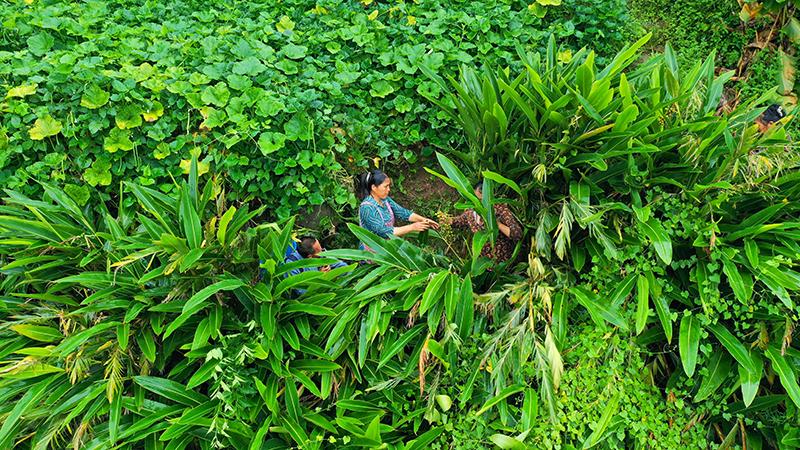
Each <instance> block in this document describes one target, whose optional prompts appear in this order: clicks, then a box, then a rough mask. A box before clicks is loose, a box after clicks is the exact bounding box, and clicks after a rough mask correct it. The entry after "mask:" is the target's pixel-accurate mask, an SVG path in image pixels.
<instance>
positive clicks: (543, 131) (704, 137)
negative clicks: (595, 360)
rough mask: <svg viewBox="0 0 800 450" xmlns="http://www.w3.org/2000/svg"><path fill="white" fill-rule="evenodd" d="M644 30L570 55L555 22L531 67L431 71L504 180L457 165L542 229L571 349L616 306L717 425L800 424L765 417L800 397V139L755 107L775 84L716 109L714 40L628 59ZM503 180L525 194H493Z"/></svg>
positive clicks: (453, 112)
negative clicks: (689, 62)
mask: <svg viewBox="0 0 800 450" xmlns="http://www.w3.org/2000/svg"><path fill="white" fill-rule="evenodd" d="M645 41H646V38H644V39H642V40H640V41H639V42H637V43H636V44H635V45H634V46H633V47H632V48H630V49H627V50H625V51H623V52H620V54H618V55H617V57H615V58H614V59H613V60H612V61H611V62H610V63H609V64H608V65H606V66H605V67H604V68H599V67H596V66H595V63H594V55H593V54H588V55H586V54H585V53H578V54H576V55H574V57H573V59H572V60H570V61H566V62H562V61H559V59H558V57H557V55H558V54H560V52H559V50H558V49H557V48H556V47H555V43H554V41H552V40H551V42H550V45H549V47H548V51H547V53H546V54H545V55H538V54H534V55H527V54H521V55H520V57H521V58H523V59H524V60H525V61H526V69H525V70H522V71H519V72H514V71H510V70H509V71H506V70H504V69H501V68H496V67H489V68H487V69H486V70H485V71H484V72H483V73H482V74H478V73H476V72H475V71H473V70H471V69H467V68H465V69H463V70H462V71H461V73H460V76H459V78H458V80H456V79H454V78H450V79H449V80H448V81H445V80H443V79H441V78H439V77H437V76H436V75H435V74H433V73H430V72H429V73H428V75H429V76H430V77H431V78H432V79H435V80H436V81H437V82H438V83H439V84H440V85H441V86H442V89H443V90H447V92H448V96H449V98H450V102H449V104H445V103H444V102H440V101H438V100H436V99H432V101H434V102H435V103H436V104H437V105H439V106H440V108H441V109H442V110H443V111H445V112H446V113H447V114H449V115H450V116H451V117H453V119H454V120H455V121H456V122H457V123H459V125H461V126H462V127H463V129H464V131H465V136H466V137H465V139H466V140H467V142H468V143H469V150H468V151H465V152H456V151H453V152H452V154H453V155H454V156H456V157H458V158H459V160H460V161H461V162H463V163H465V165H466V167H467V168H468V169H470V170H471V176H473V177H478V176H483V177H485V178H486V179H487V180H490V182H489V183H488V184H487V186H488V189H487V188H486V187H485V192H484V199H483V201H482V202H481V201H478V200H477V198H475V197H474V195H472V193H471V192H470V189H469V181H468V180H467V178H466V177H465V176H464V175H463V174H461V173H460V172H458V170H457V169H456V168H454V167H455V166H454V165H453V164H452V163H449V164H445V163H444V162H443V167H444V169H445V171H446V172H447V174H448V176H449V178H450V179H451V183H452V185H453V186H454V187H456V188H458V190H459V192H460V193H461V194H462V196H463V197H464V198H465V199H466V201H467V203H468V204H469V206H470V207H473V208H474V209H475V210H476V211H477V212H478V213H479V214H481V215H482V216H483V218H484V221H485V223H487V224H489V225H487V234H489V233H496V232H497V230H496V226H494V227H493V226H492V224H495V220H494V218H493V217H492V216H491V212H490V211H491V208H487V205H488V204H489V203H491V202H492V201H509V202H510V203H512V204H516V206H517V211H518V213H519V217H520V218H521V219H522V222H523V224H524V225H525V226H526V227H527V228H528V229H529V233H530V235H531V236H532V240H531V254H530V255H529V256H528V262H529V265H528V271H529V276H530V277H531V278H532V279H533V280H534V281H529V283H538V284H539V286H538V288H537V289H536V290H533V289H531V290H530V292H532V294H531V296H532V297H533V298H535V299H537V300H539V299H541V300H543V301H544V304H545V305H550V306H549V307H547V306H545V309H544V311H545V312H544V313H541V314H542V316H544V317H548V314H551V317H552V320H551V321H550V326H551V329H552V332H553V336H554V340H555V342H556V344H557V347H558V349H559V350H560V351H562V352H563V351H564V350H565V347H564V343H565V342H566V341H567V339H566V330H565V328H564V326H563V325H559V324H565V323H566V322H567V318H568V317H570V318H572V319H573V320H575V321H577V322H580V321H582V320H587V319H591V320H592V321H594V322H595V324H596V326H597V327H599V328H600V329H601V330H604V331H605V330H607V328H606V322H609V323H611V324H613V325H614V326H616V327H619V329H620V330H624V331H625V332H630V335H631V336H636V337H637V338H636V340H637V343H638V344H639V345H641V346H643V347H644V346H648V345H653V349H654V350H655V352H654V354H652V355H650V356H649V357H647V356H646V355H647V354H646V353H644V352H643V353H641V354H642V355H643V357H645V366H646V367H648V368H649V369H648V370H649V375H650V377H651V379H652V380H653V382H654V383H658V384H657V386H659V388H661V389H662V390H663V392H665V393H666V395H667V398H668V399H671V400H670V402H673V401H674V402H675V403H680V405H686V406H688V407H691V408H693V409H694V410H695V411H697V412H696V414H697V416H698V417H705V418H707V420H708V422H707V425H709V426H711V427H713V428H714V429H715V430H716V432H715V433H714V434H715V435H716V436H719V440H720V441H729V442H731V443H732V442H736V440H737V439H739V440H740V441H741V439H746V440H747V441H748V444H747V446H748V447H751V446H752V445H757V444H755V442H764V443H768V445H770V446H772V447H775V448H777V446H778V443H779V442H782V443H786V442H793V439H795V436H796V435H795V434H794V432H790V431H789V428H787V427H785V426H784V425H785V422H780V421H776V422H775V426H773V427H767V428H759V427H758V423H759V419H758V417H759V416H760V414H761V411H762V410H768V409H769V408H773V407H775V406H777V405H784V406H783V407H785V408H786V410H787V412H789V414H790V415H789V416H788V417H787V418H786V420H787V421H789V422H793V421H794V420H796V419H795V418H793V416H791V414H794V413H793V411H795V408H796V407H797V406H798V405H800V387H798V384H797V376H796V374H795V373H794V372H793V371H792V369H791V367H793V365H794V364H796V363H797V361H798V359H800V351H798V350H797V348H796V346H794V344H793V343H792V342H793V341H792V336H793V334H794V321H795V320H796V319H797V305H796V303H795V297H796V292H797V291H798V290H799V289H800V284H797V283H796V280H797V279H798V278H797V273H796V272H795V271H794V269H793V266H794V265H795V264H796V258H797V253H796V252H795V251H794V250H792V248H794V247H796V246H795V245H794V244H793V242H794V240H795V229H796V227H797V223H798V222H797V207H796V205H795V203H796V199H797V192H798V191H797V188H798V186H797V169H798V165H799V164H800V156H798V154H797V152H796V151H795V150H794V149H793V148H791V147H784V145H785V144H786V143H787V140H786V131H785V129H784V128H783V127H781V126H778V127H774V128H772V129H771V130H770V131H769V132H767V133H765V134H763V135H762V134H761V133H759V132H758V131H757V126H756V125H755V124H754V123H753V119H754V118H755V117H757V116H758V114H760V113H761V112H762V111H763V108H755V107H754V105H756V104H760V103H761V102H763V101H764V100H765V99H767V98H769V97H770V96H771V95H772V92H767V93H765V94H764V95H762V96H761V97H760V98H754V99H752V100H751V101H750V102H749V103H744V104H742V105H740V107H739V108H738V109H736V110H735V111H733V112H732V113H730V114H729V115H722V116H717V115H714V112H715V110H716V106H717V104H718V101H719V98H720V96H721V94H722V91H723V86H724V83H725V82H726V81H727V80H728V79H729V78H730V77H731V76H732V72H727V73H725V74H723V75H722V76H720V77H715V73H714V65H715V64H714V62H715V61H714V55H713V54H712V55H710V56H708V57H707V58H706V59H705V61H704V62H702V64H701V63H698V64H696V65H695V66H694V67H692V68H691V69H690V70H687V71H684V70H680V69H679V68H678V63H677V57H676V55H675V53H674V52H673V51H672V48H671V46H669V45H667V46H666V51H665V53H664V54H663V55H658V56H656V57H654V58H652V59H650V60H649V61H647V62H645V63H642V64H640V65H639V66H637V67H636V68H635V69H633V70H628V71H625V72H623V70H624V69H625V68H626V67H627V66H628V65H629V64H630V63H631V62H632V61H634V60H635V59H636V58H637V55H636V49H637V48H639V47H641V46H642V45H644V43H645ZM450 89H453V91H450ZM450 105H453V106H450ZM445 162H447V161H445ZM501 174H502V175H501ZM493 186H498V187H500V188H501V189H498V190H497V192H500V193H502V192H505V193H506V195H507V196H510V197H511V199H510V200H503V199H499V200H495V199H494V198H493V197H494V196H495V195H496V192H493V191H492V187H493ZM486 191H488V192H486ZM517 199H518V202H515V201H516V200H517ZM474 239H475V242H479V240H480V239H487V236H486V235H483V236H478V235H476V237H475V238H474ZM483 242H485V241H483ZM481 246H482V244H480V245H478V246H477V247H475V246H474V245H473V248H480V247H481ZM476 267H478V266H477V265H476V264H475V263H473V265H472V269H473V270H475V268H476ZM509 292H511V291H508V290H506V291H504V294H509ZM487 295H491V296H492V297H493V298H498V297H502V296H501V295H500V294H499V293H497V292H492V293H487ZM509 295H510V294H509ZM511 298H518V297H513V296H509V300H510V301H511ZM519 298H523V299H524V298H528V297H525V296H522V297H519ZM517 301H518V300H517ZM512 303H516V302H515V301H512ZM518 308H519V309H522V308H520V307H519V306H518ZM516 323H519V321H517V322H516ZM501 329H502V327H501ZM498 334H500V333H498ZM509 335H510V336H513V333H508V334H506V336H507V337H506V339H507V338H508V336H509ZM512 342H513V341H512ZM523 347H524V346H523ZM767 360H769V361H770V362H769V363H766V361H767ZM498 369H499V367H497V366H495V370H498ZM773 374H777V375H779V376H780V378H781V386H782V387H781V388H778V391H777V393H776V391H775V390H774V389H775V385H774V384H773V381H771V380H774V378H772V377H773ZM576 376H580V375H576ZM767 386H771V387H767ZM773 393H776V395H771V394H773ZM673 397H674V398H673ZM756 399H758V400H756ZM551 404H552V402H551ZM683 407H684V406H680V407H679V408H683ZM612 409H613V408H612ZM609 414H611V415H612V416H613V415H614V414H615V412H614V411H611V412H609ZM698 420H699V419H698ZM598 424H605V425H608V423H607V421H604V420H599V421H598ZM518 431H519V430H518ZM594 431H597V428H596V429H595V430H594ZM586 433H588V430H587V431H586ZM579 435H580V433H578V434H577V435H573V436H572V437H571V438H577V437H579ZM742 436H745V437H744V438H743V437H742ZM562 437H563V436H562ZM584 437H586V436H585V435H584ZM595 437H597V436H595ZM619 439H622V438H619ZM626 439H627V438H626ZM637 439H638V438H637ZM712 439H716V438H712ZM590 440H591V439H590ZM613 441H614V439H613V438H611V437H608V436H607V440H606V442H604V443H603V446H609V447H610V448H614V444H613Z"/></svg>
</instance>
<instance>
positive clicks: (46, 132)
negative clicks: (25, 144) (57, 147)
mask: <svg viewBox="0 0 800 450" xmlns="http://www.w3.org/2000/svg"><path fill="white" fill-rule="evenodd" d="M62 128H63V125H62V124H61V122H59V121H57V120H56V119H53V117H51V116H50V114H45V115H44V116H43V117H40V118H38V119H36V123H34V125H33V127H31V129H30V130H28V133H29V134H30V136H31V139H33V140H34V141H41V140H42V139H44V138H46V137H49V136H55V135H57V134H58V133H60V132H61V129H62Z"/></svg>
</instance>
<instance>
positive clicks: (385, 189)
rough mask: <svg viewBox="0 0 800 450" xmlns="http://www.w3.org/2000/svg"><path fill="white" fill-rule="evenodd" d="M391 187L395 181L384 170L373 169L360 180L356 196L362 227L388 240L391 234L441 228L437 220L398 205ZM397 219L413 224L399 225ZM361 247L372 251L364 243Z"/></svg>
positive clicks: (357, 181)
mask: <svg viewBox="0 0 800 450" xmlns="http://www.w3.org/2000/svg"><path fill="white" fill-rule="evenodd" d="M391 186H392V179H391V178H389V177H388V176H387V175H386V174H385V173H383V172H382V171H380V170H373V171H372V172H369V173H365V174H361V175H359V176H358V178H356V185H355V188H356V195H357V196H358V198H359V199H361V206H360V207H359V208H358V224H359V226H361V228H364V229H366V230H368V231H370V232H372V233H373V234H376V235H378V236H380V237H382V238H384V239H388V238H389V235H390V234H393V235H395V236H402V235H404V234H408V233H410V232H412V231H425V230H427V229H428V228H430V227H433V228H435V229H438V228H439V224H438V223H436V222H435V221H433V220H431V219H428V218H427V217H422V216H420V215H419V214H417V213H415V212H414V211H409V210H407V209H405V208H403V207H402V206H400V205H398V204H397V203H395V201H394V200H392V198H391V197H389V191H390V190H391ZM396 219H400V220H404V221H407V222H411V223H409V224H408V225H403V226H395V220H396ZM358 248H359V249H361V250H367V251H372V250H371V249H370V248H369V247H367V246H366V245H364V243H363V242H362V243H361V245H359V247H358Z"/></svg>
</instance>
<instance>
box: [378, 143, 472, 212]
mask: <svg viewBox="0 0 800 450" xmlns="http://www.w3.org/2000/svg"><path fill="white" fill-rule="evenodd" d="M425 167H432V168H433V170H435V171H437V172H439V173H443V171H442V169H441V168H440V167H439V165H438V163H436V159H435V158H433V157H420V158H419V159H418V160H417V162H416V163H415V164H413V165H410V166H406V167H403V168H402V169H400V170H399V172H400V175H399V176H398V175H395V177H397V178H400V179H399V180H397V179H396V180H395V185H394V188H395V189H393V190H392V193H391V196H392V199H394V200H395V201H396V202H397V203H398V204H399V205H401V206H403V207H404V208H407V209H412V210H414V212H416V213H417V214H419V215H421V216H425V217H428V218H431V219H434V220H436V212H437V211H438V210H441V211H444V212H447V213H449V214H451V215H452V214H455V213H458V212H459V211H458V210H456V209H455V208H454V205H455V204H456V203H457V202H459V201H460V200H461V196H460V195H459V193H458V192H457V191H456V190H455V189H453V188H452V187H450V186H448V185H447V184H446V183H445V182H444V181H442V179H440V178H439V177H437V176H436V175H433V174H431V173H430V172H428V171H427V170H425Z"/></svg>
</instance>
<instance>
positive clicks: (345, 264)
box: [331, 261, 347, 269]
mask: <svg viewBox="0 0 800 450" xmlns="http://www.w3.org/2000/svg"><path fill="white" fill-rule="evenodd" d="M340 267H347V263H345V262H342V261H339V262H337V263H333V264H331V269H338V268H340Z"/></svg>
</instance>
